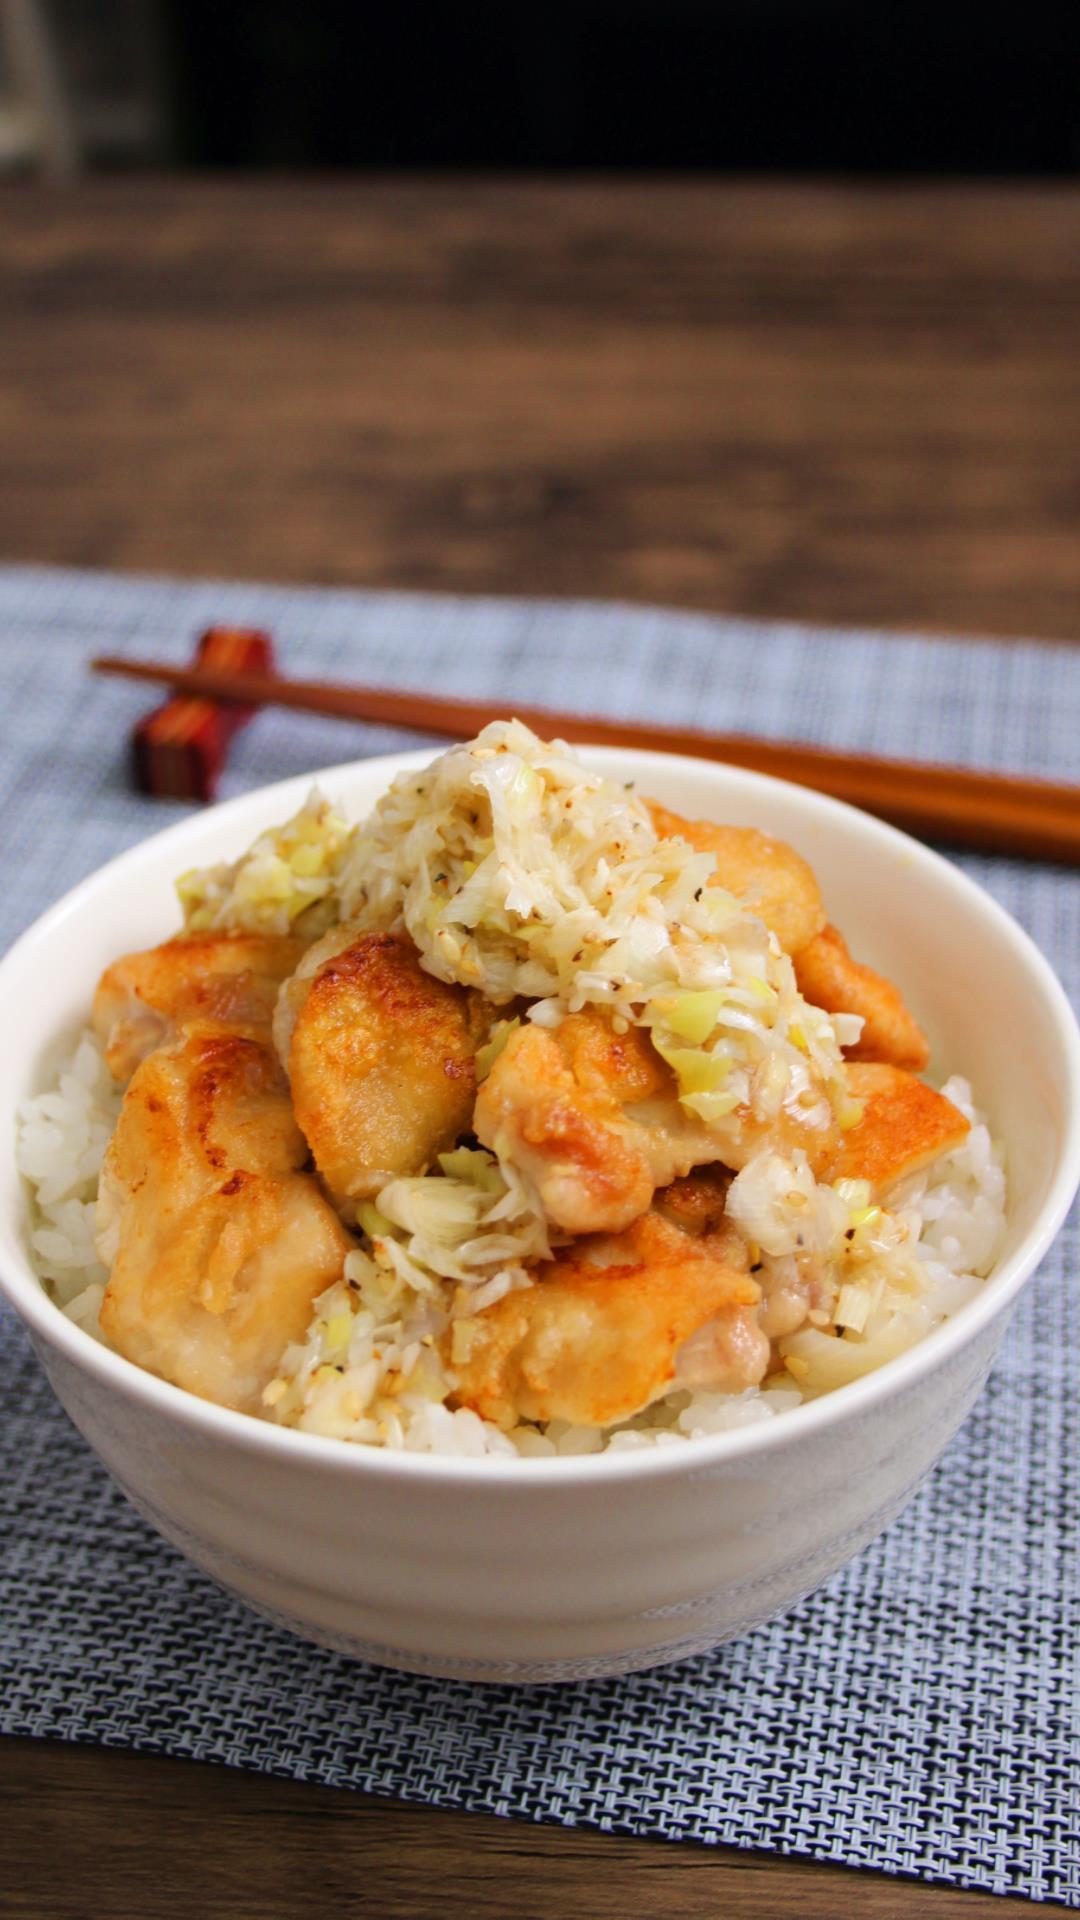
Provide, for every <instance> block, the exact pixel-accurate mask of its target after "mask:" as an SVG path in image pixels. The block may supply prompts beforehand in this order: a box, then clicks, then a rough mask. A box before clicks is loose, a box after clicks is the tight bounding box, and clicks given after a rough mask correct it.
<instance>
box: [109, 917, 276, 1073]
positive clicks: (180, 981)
mask: <svg viewBox="0 0 1080 1920" xmlns="http://www.w3.org/2000/svg"><path fill="white" fill-rule="evenodd" d="M303 952H304V942H303V941H302V940H293V939H289V938H288V937H284V936H277V935H270V934H262V933H199V934H186V935H182V936H181V937H179V938H178V939H176V940H166V942H165V943H164V945H163V946H160V947H152V948H150V950H149V951H148V952H146V953H129V954H125V956H124V958H123V959H122V960H117V961H114V963H113V965H112V966H111V967H107V968H106V969H105V972H104V973H103V974H102V976H101V979H100V981H99V982H98V989H97V992H96V993H95V995H94V1012H93V1021H94V1027H95V1030H96V1032H97V1034H98V1036H99V1038H100V1039H101V1041H102V1042H103V1044H104V1048H105V1058H106V1060H107V1062H108V1066H109V1071H110V1073H111V1074H112V1076H113V1079H114V1080H116V1081H118V1082H119V1083H120V1084H121V1085H123V1084H124V1082H125V1081H127V1080H129V1079H130V1078H131V1075H132V1074H133V1073H134V1071H135V1069H136V1067H137V1066H138V1064H139V1062H140V1060H145V1058H146V1056H147V1054H148V1053H151V1052H152V1051H153V1049H154V1048H155V1047H158V1046H160V1045H161V1044H162V1042H163V1041H165V1040H167V1039H169V1038H170V1037H171V1036H172V1035H173V1034H174V1033H175V1032H176V1031H177V1030H178V1029H179V1028H180V1027H181V1026H183V1025H184V1023H185V1022H187V1021H189V1020H210V1021H218V1022H220V1023H221V1024H222V1025H224V1026H244V1027H252V1028H260V1027H265V1028H267V1029H269V1026H270V1020H271V1017H272V1015H273V1011H274V1002H275V1001H276V999H277V995H278V989H279V987H280V986H281V983H282V981H283V980H285V979H287V978H288V976H289V974H291V973H292V972H293V971H294V969H295V968H296V967H297V966H298V965H299V962H300V959H301V957H302V955H303Z"/></svg>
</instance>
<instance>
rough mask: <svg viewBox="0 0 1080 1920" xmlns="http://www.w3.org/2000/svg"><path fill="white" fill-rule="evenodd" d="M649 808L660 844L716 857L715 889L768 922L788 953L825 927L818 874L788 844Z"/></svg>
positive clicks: (654, 806) (747, 830)
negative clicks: (684, 845) (683, 843)
mask: <svg viewBox="0 0 1080 1920" xmlns="http://www.w3.org/2000/svg"><path fill="white" fill-rule="evenodd" d="M645 804H646V806H647V807H648V809H649V812H650V814H651V815H652V823H653V826H654V827H655V828H656V831H657V833H658V834H659V835H660V836H661V838H662V839H665V840H671V839H676V838H678V839H681V840H687V841H689V843H690V845H691V846H692V847H693V848H694V850H695V852H697V853H714V854H715V855H716V876H715V879H714V880H713V882H712V884H713V885H714V886H718V887H726V888H727V890H728V892H729V893H733V894H734V895H735V897H736V899H737V900H741V901H742V902H743V903H744V905H745V906H746V907H747V908H749V910H750V912H751V913H755V914H756V915H757V916H758V918H759V920H764V922H765V925H766V926H767V927H768V928H769V931H770V932H771V933H775V935H776V937H777V939H778V940H779V942H780V945H781V947H782V948H783V949H784V952H785V953H798V952H799V951H800V950H801V949H802V948H803V947H805V946H806V945H807V943H808V942H809V941H810V940H812V939H813V937H814V935H815V934H816V933H819V932H820V930H821V928H822V927H823V926H824V925H825V909H824V907H823V906H822V903H821V894H820V893H819V892H818V883H817V880H816V879H815V877H814V870H813V868H812V867H810V866H808V864H807V862H806V861H805V860H804V859H803V857H802V855H801V854H799V853H796V851H795V849H794V847H789V846H788V844H787V842H786V841H785V840H774V839H773V838H772V836H771V834H767V833H761V832H759V831H758V829H757V828H756V827H722V826H718V825H717V824H716V823H715V821H712V820H684V819H683V817H682V815H681V814H678V813H672V812H670V811H669V809H668V808H667V807H662V806H660V805H659V803H658V802H657V801H655V800H647V801H646V802H645Z"/></svg>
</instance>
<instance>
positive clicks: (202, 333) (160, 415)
mask: <svg viewBox="0 0 1080 1920" xmlns="http://www.w3.org/2000/svg"><path fill="white" fill-rule="evenodd" d="M0 356H2V374H3V380H2V386H0V554H7V555H8V556H10V557H15V558H35V559H43V560H57V561H67V562H74V563H76V564H86V565H94V566H112V567H140V568H154V569H174V570H177V571H179V572H183V573H192V572H199V573H209V574H215V573H216V574H232V575H236V574H240V575H248V576H254V577H260V578H278V579H287V580H316V581H343V582H349V583H353V584H365V585H386V586H415V587H434V588H449V589H455V590H457V589H460V590H464V591H476V590H483V591H491V592H496V593H555V594H596V595H610V596H625V597H629V598H632V599H649V600H657V601H669V602H672V603H675V604H678V605H682V606H696V607H708V608H713V609H716V610H718V611H732V612H740V613H750V614H763V615H782V616H787V617H790V618H793V619H800V618H805V619H811V620H824V621H839V622H868V623H874V624H883V625H905V626H912V625H922V626H928V627H935V628H941V629H948V630H956V631H968V632H971V631H981V632H989V633H1004V634H1041V635H1047V636H1052V637H1055V638H1072V637H1073V636H1074V635H1075V634H1076V631H1077V605H1078V596H1080V538H1078V519H1080V189H1074V188H1069V187H1064V186H1062V187H1054V186H1045V187H1042V188H1038V189H1036V188H1008V187H1002V188H997V189H990V188H986V189H971V188H962V187H926V188H920V189H917V190H915V189H902V188H892V187H890V188H872V187H865V188H860V189H855V188H846V189H845V188H838V187H828V186H787V187H784V186H763V185H748V186H721V185H710V184H706V183H698V184H693V185H684V186H664V185H657V184H651V185H650V184H640V185H605V184H588V183H577V184H573V185H571V184H567V185H543V184H535V185H534V184H512V183H502V184H499V183H495V184H487V185H469V184H467V183H466V184H458V185H454V184H445V183H444V184H440V185H433V184H424V183H423V182H409V183H394V182H387V183H385V184H373V185H360V184H347V183H345V182H341V183H340V184H334V183H328V184H321V185H309V186H304V185H289V184H262V185H257V186H253V185H243V184H239V185H235V186H231V185H226V184H215V183H205V184H203V183H201V184H194V185H191V184H184V185H173V184H168V185H165V184H163V185H154V184H147V183H144V182H142V181H132V182H131V183H130V184H124V183H122V182H119V183H118V182H115V181H110V182H107V183H104V184H97V185H90V186H87V187H85V188H83V189H80V190H79V191H77V192H73V193H71V194H70V195H69V196H56V197H48V196H46V195H43V194H41V193H38V192H34V191H16V190H8V192H7V193H6V194H2V195H0Z"/></svg>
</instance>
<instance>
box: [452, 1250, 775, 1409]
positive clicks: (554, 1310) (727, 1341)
mask: <svg viewBox="0 0 1080 1920" xmlns="http://www.w3.org/2000/svg"><path fill="white" fill-rule="evenodd" d="M759 1297H760V1296H759V1291H758V1287H757V1283H756V1282H755V1281H754V1280H752V1279H751V1278H750V1276H749V1274H748V1273H747V1272H746V1271H745V1262H744V1264H743V1267H742V1268H740V1267H737V1266H734V1265H728V1264H727V1263H726V1262H725V1261H724V1260H723V1259H721V1258H720V1257H719V1256H718V1255H717V1253H716V1252H715V1250H714V1249H713V1248H712V1246H711V1245H710V1243H709V1241H708V1239H707V1238H706V1239H699V1240H694V1239H691V1238H689V1237H688V1236H687V1235H686V1234H684V1233H681V1232H680V1231H679V1229H678V1228H677V1227H674V1226H672V1225H671V1224H670V1223H668V1222H667V1221H664V1220H662V1219H660V1217H659V1216H658V1215H657V1214H654V1213H653V1214H648V1215H646V1216H645V1217H644V1218H643V1219H641V1220H638V1221H637V1222H636V1223H635V1224H634V1226H633V1227H631V1228H630V1230H629V1232H627V1233H623V1234H620V1235H618V1236H616V1237H613V1238H610V1239H608V1238H599V1239H595V1240H586V1241H583V1242H581V1243H579V1244H578V1245H577V1246H575V1247H574V1249H573V1251H572V1252H569V1253H566V1254H564V1255H562V1256H560V1257H559V1258H557V1259H556V1260H554V1261H552V1262H551V1263H550V1264H549V1263H545V1264H544V1265H543V1266H542V1267H539V1268H537V1270H536V1278H535V1281H534V1284H533V1285H532V1286H531V1287H527V1288H523V1289H522V1290H520V1291H519V1292H516V1293H509V1294H505V1295H504V1296H503V1298H502V1299H501V1300H499V1301H497V1302H496V1303H495V1305H494V1306H491V1307H488V1308H486V1309H485V1311H484V1312H482V1313H478V1314H475V1315H473V1316H472V1317H466V1318H461V1319H457V1320H455V1321H454V1322H453V1323H452V1326H451V1332H450V1335H449V1354H448V1359H449V1363H450V1365H451V1367H452V1368H453V1370H454V1373H455V1375H456V1377H457V1383H458V1384H457V1388H456V1391H455V1399H456V1401H457V1403H458V1405H459V1406H465V1407H472V1408H473V1409H474V1410H475V1411H476V1412H477V1413H479V1414H481V1415H482V1416H483V1417H484V1418H485V1419H487V1420H493V1421H495V1422H496V1423H497V1424H498V1425H499V1426H500V1427H503V1428H509V1427H513V1426H515V1425H516V1424H517V1422H518V1421H519V1420H569V1421H572V1422H574V1423H578V1422H580V1423H581V1424H582V1425H584V1426H601V1427H602V1426H610V1425H612V1424H613V1423H614V1422H616V1421H619V1420H626V1419H629V1418H630V1416H631V1415H632V1414H635V1413H639V1412H640V1411H641V1409H642V1408H643V1407H647V1406H650V1405H651V1403H652V1402H653V1401H654V1400H657V1399H659V1398H660V1396H661V1395H662V1394H665V1393H668V1392H669V1391H670V1390H671V1389H672V1388H673V1387H676V1386H686V1387H688V1388H694V1389H697V1388H706V1387H712V1388H715V1390H716V1391H717V1392H725V1393H727V1392H738V1391H740V1390H741V1389H742V1388H743V1387H746V1386H753V1385H756V1383H757V1382H758V1381H759V1380H760V1379H761V1378H762V1375H763V1374H764V1372H765V1370H766V1367H767V1366H768V1362H769V1342H768V1339H767V1338H766V1337H765V1335H764V1334H763V1333H762V1332H761V1329H760V1327H759V1326H758V1325H757V1320H756V1317H755V1309H756V1307H757V1304H758V1300H759Z"/></svg>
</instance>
